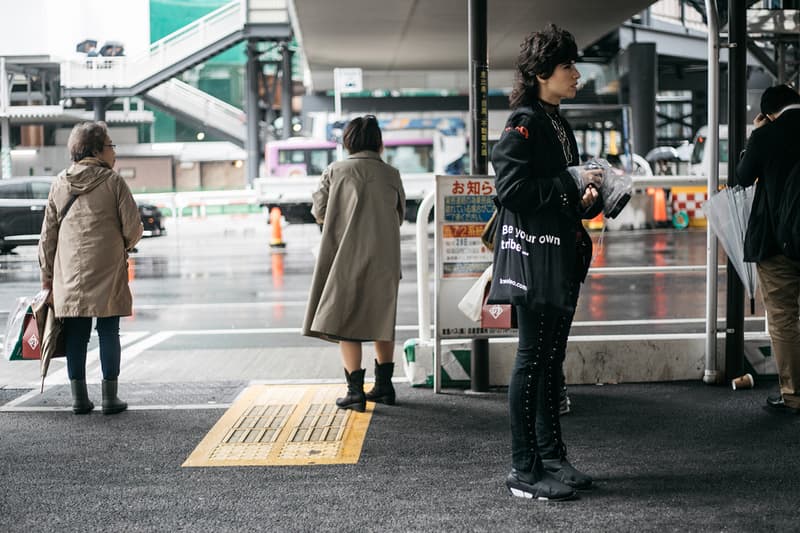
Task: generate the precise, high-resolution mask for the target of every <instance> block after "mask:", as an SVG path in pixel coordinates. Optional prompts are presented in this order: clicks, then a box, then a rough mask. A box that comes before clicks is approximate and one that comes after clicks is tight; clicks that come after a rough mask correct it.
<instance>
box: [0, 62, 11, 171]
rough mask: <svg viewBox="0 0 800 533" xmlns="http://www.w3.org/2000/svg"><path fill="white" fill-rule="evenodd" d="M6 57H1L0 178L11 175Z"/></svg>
mask: <svg viewBox="0 0 800 533" xmlns="http://www.w3.org/2000/svg"><path fill="white" fill-rule="evenodd" d="M9 90H10V88H9V86H8V76H7V75H6V58H4V57H0V178H10V177H11V128H10V127H9V126H10V124H9V119H8V117H5V116H2V115H3V114H4V113H5V111H6V109H7V108H8V106H9V103H10V98H9Z"/></svg>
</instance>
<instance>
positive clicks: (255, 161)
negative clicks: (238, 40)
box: [244, 40, 261, 187]
mask: <svg viewBox="0 0 800 533" xmlns="http://www.w3.org/2000/svg"><path fill="white" fill-rule="evenodd" d="M257 45H258V41H255V40H250V41H248V42H247V93H246V98H245V100H246V102H245V106H246V107H245V111H246V113H245V115H246V116H247V138H246V139H245V142H244V148H245V151H246V152H247V164H246V167H245V168H246V171H247V172H246V177H247V186H248V187H252V186H253V181H254V180H255V179H256V178H257V177H258V168H259V166H260V164H261V158H260V157H259V154H260V153H261V150H260V141H259V135H258V130H259V127H258V123H259V121H260V118H261V114H260V113H259V110H258V74H259V62H258V46H257Z"/></svg>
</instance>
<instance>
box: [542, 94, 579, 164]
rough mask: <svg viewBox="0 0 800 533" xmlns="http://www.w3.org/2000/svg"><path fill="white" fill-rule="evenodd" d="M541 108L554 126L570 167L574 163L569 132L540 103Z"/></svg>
mask: <svg viewBox="0 0 800 533" xmlns="http://www.w3.org/2000/svg"><path fill="white" fill-rule="evenodd" d="M539 106H540V107H541V108H542V111H544V114H545V115H547V118H549V119H550V123H551V124H552V125H553V129H554V130H555V132H556V137H558V141H559V143H560V144H561V151H562V152H563V153H564V160H565V161H566V162H567V165H568V166H569V165H570V164H571V163H572V146H571V144H570V142H569V136H568V135H567V131H566V130H565V129H564V125H563V124H561V121H560V120H559V119H558V117H557V116H553V115H551V114H550V113H548V112H547V110H546V109H545V108H544V106H543V105H542V104H541V102H540V103H539Z"/></svg>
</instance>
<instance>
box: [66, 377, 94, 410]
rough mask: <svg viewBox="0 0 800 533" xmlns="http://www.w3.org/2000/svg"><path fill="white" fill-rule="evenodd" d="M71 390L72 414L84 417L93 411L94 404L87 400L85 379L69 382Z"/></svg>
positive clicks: (87, 393) (87, 392)
mask: <svg viewBox="0 0 800 533" xmlns="http://www.w3.org/2000/svg"><path fill="white" fill-rule="evenodd" d="M69 386H70V389H72V412H73V413H75V414H76V415H85V414H86V413H89V412H91V410H92V409H94V404H93V403H92V401H91V400H90V399H89V391H87V390H86V380H85V379H71V380H69Z"/></svg>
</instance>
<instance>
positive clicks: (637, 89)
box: [623, 43, 658, 155]
mask: <svg viewBox="0 0 800 533" xmlns="http://www.w3.org/2000/svg"><path fill="white" fill-rule="evenodd" d="M623 58H624V63H623V64H624V68H625V72H626V73H627V75H626V76H625V82H626V86H627V91H625V93H627V94H626V96H627V102H624V103H628V104H630V106H631V121H632V122H633V150H634V151H635V152H636V153H637V154H640V155H644V154H646V153H647V152H649V151H650V150H652V149H653V148H655V146H656V92H657V91H658V55H657V54H656V45H655V43H633V44H631V45H630V46H628V49H627V50H625V52H624V55H623Z"/></svg>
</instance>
